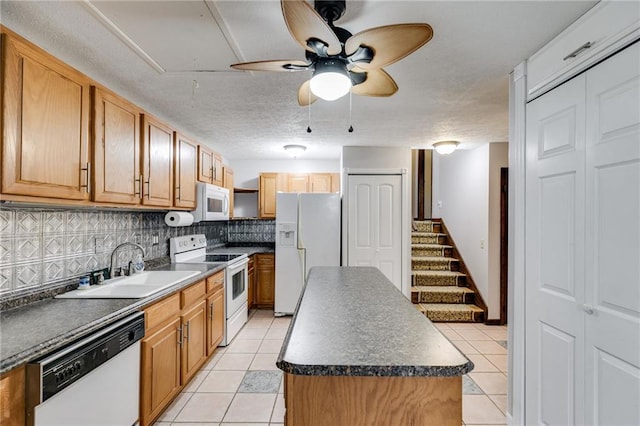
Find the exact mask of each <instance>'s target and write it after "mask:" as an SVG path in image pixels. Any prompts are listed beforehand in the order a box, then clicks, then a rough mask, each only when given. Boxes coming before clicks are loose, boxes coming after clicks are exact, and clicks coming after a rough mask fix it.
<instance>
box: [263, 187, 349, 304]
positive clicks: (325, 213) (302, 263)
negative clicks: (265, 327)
mask: <svg viewBox="0 0 640 426" xmlns="http://www.w3.org/2000/svg"><path fill="white" fill-rule="evenodd" d="M340 211H341V209H340V194H326V193H306V192H305V193H278V194H277V195H276V294H275V307H274V311H275V314H276V315H277V316H281V315H288V314H293V311H294V310H295V308H296V305H297V303H298V298H299V297H300V292H301V291H302V287H303V286H304V284H305V282H306V278H307V274H308V273H309V269H311V268H312V267H314V266H340V226H341V225H340Z"/></svg>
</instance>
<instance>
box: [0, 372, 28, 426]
mask: <svg viewBox="0 0 640 426" xmlns="http://www.w3.org/2000/svg"><path fill="white" fill-rule="evenodd" d="M0 407H2V409H1V410H0V424H1V425H2V426H22V425H24V424H25V369H24V366H22V367H18V368H16V369H14V370H11V371H9V372H8V373H6V374H5V375H3V376H2V378H0Z"/></svg>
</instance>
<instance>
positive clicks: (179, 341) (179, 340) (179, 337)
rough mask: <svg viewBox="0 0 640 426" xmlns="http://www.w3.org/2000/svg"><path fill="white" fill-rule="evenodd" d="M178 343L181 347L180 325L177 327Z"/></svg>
mask: <svg viewBox="0 0 640 426" xmlns="http://www.w3.org/2000/svg"><path fill="white" fill-rule="evenodd" d="M178 345H180V347H182V326H180V327H178Z"/></svg>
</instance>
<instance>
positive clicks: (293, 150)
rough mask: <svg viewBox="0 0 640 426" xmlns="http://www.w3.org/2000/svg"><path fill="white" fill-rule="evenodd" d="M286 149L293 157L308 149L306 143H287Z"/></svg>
mask: <svg viewBox="0 0 640 426" xmlns="http://www.w3.org/2000/svg"><path fill="white" fill-rule="evenodd" d="M284 150H285V151H287V154H289V155H290V156H291V157H292V158H298V157H299V156H301V155H302V154H303V153H304V152H305V151H306V150H307V147H306V146H304V145H285V146H284Z"/></svg>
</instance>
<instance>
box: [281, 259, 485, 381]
mask: <svg viewBox="0 0 640 426" xmlns="http://www.w3.org/2000/svg"><path fill="white" fill-rule="evenodd" d="M276 365H277V366H278V368H280V369H281V370H283V371H284V372H286V373H291V374H297V375H317V376H460V375H463V374H466V373H468V372H469V371H471V370H472V369H473V363H472V362H471V361H469V360H468V359H467V358H466V357H465V356H464V355H463V354H462V353H460V351H459V350H458V349H457V348H456V347H455V346H453V345H452V344H451V342H449V340H447V338H446V337H445V336H443V335H442V333H440V331H439V330H438V329H437V328H436V327H435V326H434V325H433V324H432V323H431V321H429V320H428V319H427V318H426V317H425V316H424V315H422V314H421V313H419V312H418V311H417V310H416V309H415V308H414V307H413V305H412V304H411V302H410V301H409V300H407V299H406V298H405V297H404V296H403V295H402V293H400V291H398V290H397V289H396V287H395V286H394V285H393V284H392V283H391V282H390V281H389V280H388V279H387V278H386V277H385V276H384V275H383V274H382V272H380V271H379V270H378V269H376V268H372V267H315V268H312V269H311V271H310V273H309V278H308V281H307V285H306V287H305V288H304V290H303V294H302V297H301V298H300V300H299V302H298V306H297V307H296V311H295V313H294V316H293V320H292V321H291V325H290V326H289V330H288V331H287V335H286V337H285V340H284V344H283V346H282V350H281V352H280V355H279V356H278V361H277V362H276Z"/></svg>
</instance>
